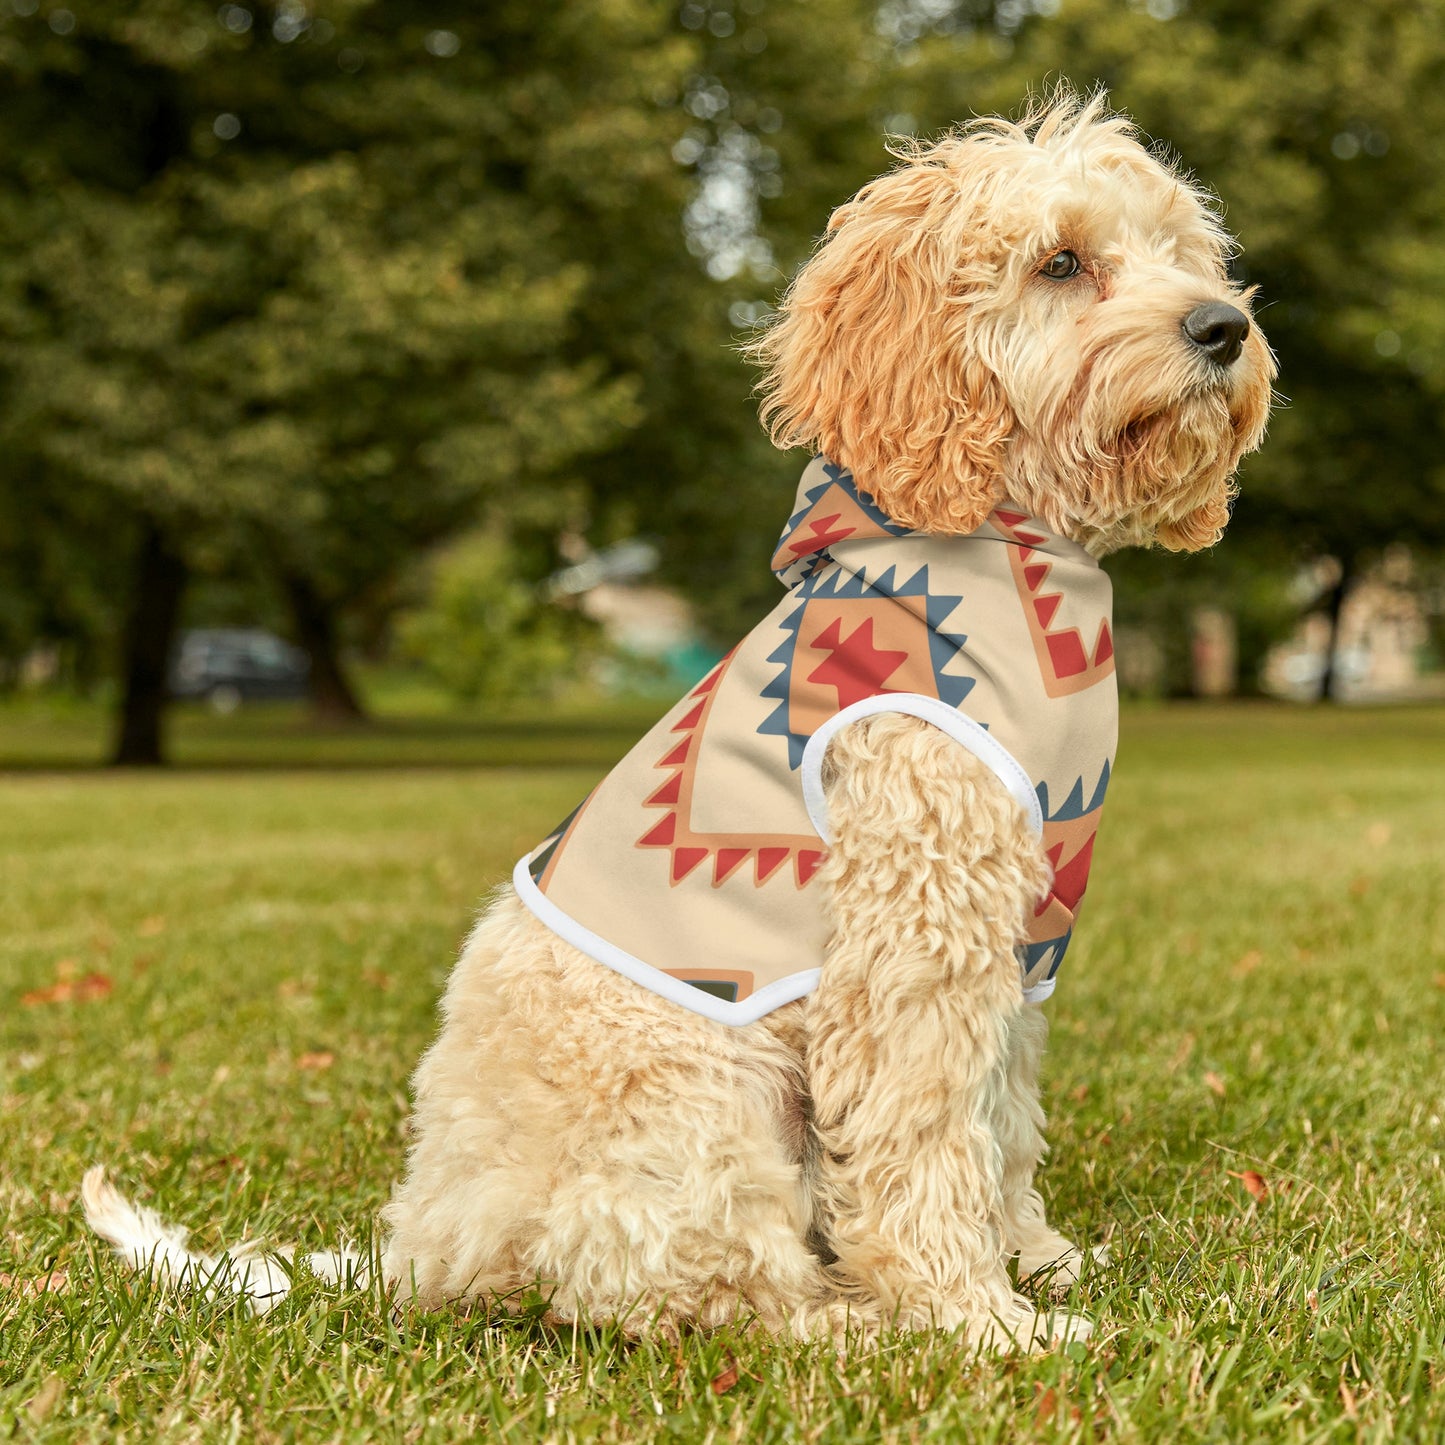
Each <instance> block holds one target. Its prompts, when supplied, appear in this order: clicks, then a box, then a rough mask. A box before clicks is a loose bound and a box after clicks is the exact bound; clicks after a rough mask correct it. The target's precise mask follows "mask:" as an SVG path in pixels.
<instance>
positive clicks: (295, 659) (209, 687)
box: [170, 627, 311, 712]
mask: <svg viewBox="0 0 1445 1445" xmlns="http://www.w3.org/2000/svg"><path fill="white" fill-rule="evenodd" d="M310 672H311V660H310V658H308V657H307V656H306V654H305V653H304V652H302V650H301V649H300V648H299V647H292V645H291V644H290V643H289V642H285V641H283V640H282V639H281V638H279V637H277V636H276V635H275V634H274V633H271V632H265V631H263V630H262V629H261V628H259V627H207V628H199V629H196V630H195V631H192V632H187V633H184V634H183V635H182V637H181V644H180V647H179V648H177V650H176V655H175V659H174V661H173V662H172V664H171V675H170V689H171V696H172V697H177V698H195V699H201V698H204V699H205V700H206V701H207V702H209V703H210V705H211V706H212V707H213V708H215V710H216V711H217V712H235V710H236V709H237V708H238V707H240V706H241V704H242V703H243V702H256V701H260V700H267V701H269V700H272V699H277V698H295V697H305V696H306V681H307V678H308V676H309V675H310Z"/></svg>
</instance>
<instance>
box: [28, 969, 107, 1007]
mask: <svg viewBox="0 0 1445 1445" xmlns="http://www.w3.org/2000/svg"><path fill="white" fill-rule="evenodd" d="M114 988H115V984H114V983H113V982H112V981H111V978H110V975H109V974H105V973H88V974H86V975H85V977H84V978H59V979H57V980H56V981H55V982H54V983H52V984H51V985H50V986H49V987H48V988H33V989H31V990H30V992H29V993H22V994H21V995H20V1003H21V1005H22V1006H23V1007H25V1008H35V1007H36V1006H37V1005H39V1004H47V1003H72V1002H73V1003H92V1002H94V1000H96V999H100V998H108V997H109V996H110V994H111V992H112V990H113V989H114Z"/></svg>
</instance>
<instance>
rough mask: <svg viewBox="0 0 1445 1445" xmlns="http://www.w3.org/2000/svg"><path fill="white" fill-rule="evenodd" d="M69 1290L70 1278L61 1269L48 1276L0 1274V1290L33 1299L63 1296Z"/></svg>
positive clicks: (51, 1272) (54, 1270) (52, 1271)
mask: <svg viewBox="0 0 1445 1445" xmlns="http://www.w3.org/2000/svg"><path fill="white" fill-rule="evenodd" d="M69 1288H70V1276H69V1275H68V1274H67V1273H66V1272H65V1271H64V1270H63V1269H53V1270H51V1271H50V1273H49V1274H41V1275H31V1276H30V1277H29V1278H28V1279H27V1278H26V1277H25V1276H24V1275H19V1274H4V1273H0V1289H13V1290H15V1291H16V1292H17V1293H19V1294H22V1295H24V1296H25V1298H26V1299H35V1298H37V1297H38V1296H40V1295H43V1294H64V1293H66V1291H67V1290H69Z"/></svg>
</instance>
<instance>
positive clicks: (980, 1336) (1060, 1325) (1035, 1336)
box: [969, 1295, 1094, 1354]
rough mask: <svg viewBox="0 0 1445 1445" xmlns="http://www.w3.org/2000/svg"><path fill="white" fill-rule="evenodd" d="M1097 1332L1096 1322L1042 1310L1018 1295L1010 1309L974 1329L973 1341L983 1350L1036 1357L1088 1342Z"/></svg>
mask: <svg viewBox="0 0 1445 1445" xmlns="http://www.w3.org/2000/svg"><path fill="white" fill-rule="evenodd" d="M1093 1329H1094V1324H1093V1321H1092V1320H1090V1319H1088V1318H1086V1317H1085V1316H1084V1315H1076V1314H1069V1313H1067V1312H1066V1311H1063V1310H1051V1311H1045V1310H1040V1309H1039V1308H1038V1307H1037V1306H1036V1305H1035V1304H1034V1303H1033V1301H1032V1300H1028V1299H1025V1298H1023V1296H1022V1295H1015V1296H1014V1298H1013V1301H1012V1302H1011V1304H1010V1306H1009V1307H1008V1308H1007V1309H1005V1310H1003V1311H1001V1312H999V1313H996V1314H994V1315H992V1316H991V1317H990V1318H989V1320H988V1321H987V1323H985V1324H983V1325H982V1326H980V1327H979V1328H978V1329H975V1330H971V1331H970V1332H969V1340H970V1341H971V1342H972V1343H973V1344H974V1345H975V1346H976V1347H977V1348H978V1349H979V1350H987V1351H991V1352H994V1353H1008V1352H1010V1351H1013V1350H1024V1351H1027V1352H1028V1353H1030V1354H1036V1353H1038V1352H1040V1351H1043V1350H1051V1349H1056V1348H1057V1347H1058V1346H1060V1345H1068V1344H1072V1343H1073V1342H1074V1341H1075V1340H1087V1339H1088V1338H1089V1336H1090V1334H1091V1333H1093Z"/></svg>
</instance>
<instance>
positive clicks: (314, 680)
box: [284, 572, 366, 724]
mask: <svg viewBox="0 0 1445 1445" xmlns="http://www.w3.org/2000/svg"><path fill="white" fill-rule="evenodd" d="M284 581H285V585H286V597H287V600H288V601H289V602H290V604H291V620H292V623H293V624H294V626H295V628H296V641H297V642H299V643H300V644H301V646H302V648H303V649H305V651H306V653H307V655H308V656H309V657H310V658H311V680H310V684H309V686H310V693H311V711H312V713H313V715H314V716H315V718H316V720H317V721H318V722H324V723H331V724H336V723H357V722H365V721H366V710H365V709H364V708H363V707H362V706H361V702H360V699H359V698H358V697H357V696H356V690H355V689H354V688H353V687H352V686H351V681H350V679H349V678H348V677H347V676H346V670H345V668H343V667H342V665H341V656H340V653H339V651H338V648H337V642H336V619H335V616H334V614H333V612H332V609H331V606H330V605H329V604H328V603H327V602H326V600H325V599H324V598H323V597H322V596H321V595H320V593H318V592H317V590H316V589H315V587H313V586H312V585H311V582H310V580H309V579H308V578H306V577H302V576H300V575H298V574H296V573H292V572H288V573H287V574H286V576H285V578H284Z"/></svg>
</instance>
